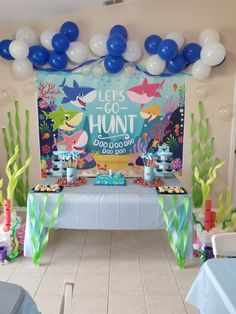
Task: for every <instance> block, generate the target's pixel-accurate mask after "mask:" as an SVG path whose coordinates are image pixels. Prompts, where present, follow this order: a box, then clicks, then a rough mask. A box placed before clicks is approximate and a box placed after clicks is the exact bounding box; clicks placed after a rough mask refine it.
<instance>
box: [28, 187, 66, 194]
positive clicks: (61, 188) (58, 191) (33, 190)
mask: <svg viewBox="0 0 236 314" xmlns="http://www.w3.org/2000/svg"><path fill="white" fill-rule="evenodd" d="M47 186H48V187H50V185H47ZM59 187H60V190H57V191H35V187H34V188H33V189H31V191H30V192H33V193H54V194H55V193H60V192H61V191H62V190H63V188H64V187H63V186H62V185H59Z"/></svg>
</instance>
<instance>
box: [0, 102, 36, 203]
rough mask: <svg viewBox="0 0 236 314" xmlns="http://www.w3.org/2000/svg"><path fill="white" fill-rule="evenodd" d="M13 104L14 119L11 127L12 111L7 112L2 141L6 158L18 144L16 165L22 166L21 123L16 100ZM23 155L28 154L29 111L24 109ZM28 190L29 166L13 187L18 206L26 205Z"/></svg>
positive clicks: (8, 157) (27, 155) (26, 155)
mask: <svg viewBox="0 0 236 314" xmlns="http://www.w3.org/2000/svg"><path fill="white" fill-rule="evenodd" d="M14 106H15V121H14V126H15V129H14V127H13V117H12V113H11V112H8V113H7V117H8V128H7V130H8V135H7V132H6V128H2V134H3V143H4V147H5V150H6V154H7V160H9V159H10V157H11V155H13V154H14V152H15V147H16V145H18V150H19V153H18V157H17V161H16V162H17V165H18V166H19V168H21V167H22V166H23V162H22V144H21V124H20V119H19V104H18V101H15V102H14ZM24 137H25V157H26V159H28V158H29V156H30V148H29V111H28V110H26V111H25V132H24ZM28 192H29V168H28V167H27V168H26V171H25V176H23V177H22V176H20V177H19V179H18V182H17V185H16V189H15V199H16V201H17V203H18V205H19V206H21V207H24V206H26V201H27V195H28Z"/></svg>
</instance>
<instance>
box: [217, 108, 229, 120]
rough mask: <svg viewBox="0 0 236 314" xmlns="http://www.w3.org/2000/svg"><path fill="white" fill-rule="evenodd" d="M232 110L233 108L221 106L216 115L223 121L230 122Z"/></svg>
mask: <svg viewBox="0 0 236 314" xmlns="http://www.w3.org/2000/svg"><path fill="white" fill-rule="evenodd" d="M232 109H233V108H232V106H230V105H225V106H221V107H219V108H218V110H217V111H216V115H217V117H218V118H220V119H221V120H224V121H227V120H230V119H232V112H233V110H232Z"/></svg>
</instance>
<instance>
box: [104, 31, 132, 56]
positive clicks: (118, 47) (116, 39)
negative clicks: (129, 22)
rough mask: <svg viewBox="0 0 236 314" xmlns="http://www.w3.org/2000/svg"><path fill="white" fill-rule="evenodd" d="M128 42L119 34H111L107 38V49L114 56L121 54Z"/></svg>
mask: <svg viewBox="0 0 236 314" xmlns="http://www.w3.org/2000/svg"><path fill="white" fill-rule="evenodd" d="M126 46H127V43H126V40H125V39H124V37H123V36H121V35H119V34H114V35H111V36H110V37H109V38H108V40H107V50H108V52H109V53H110V54H111V55H113V56H121V55H122V54H123V53H124V52H125V49H126Z"/></svg>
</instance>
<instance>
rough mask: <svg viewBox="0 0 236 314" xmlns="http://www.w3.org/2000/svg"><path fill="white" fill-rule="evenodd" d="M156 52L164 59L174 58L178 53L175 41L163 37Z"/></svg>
mask: <svg viewBox="0 0 236 314" xmlns="http://www.w3.org/2000/svg"><path fill="white" fill-rule="evenodd" d="M158 54H159V56H160V58H161V59H163V60H165V61H170V60H172V59H174V58H175V57H176V56H177V54H178V46H177V44H176V42H175V41H174V40H173V39H164V40H163V41H162V42H161V43H160V45H159V47H158Z"/></svg>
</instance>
